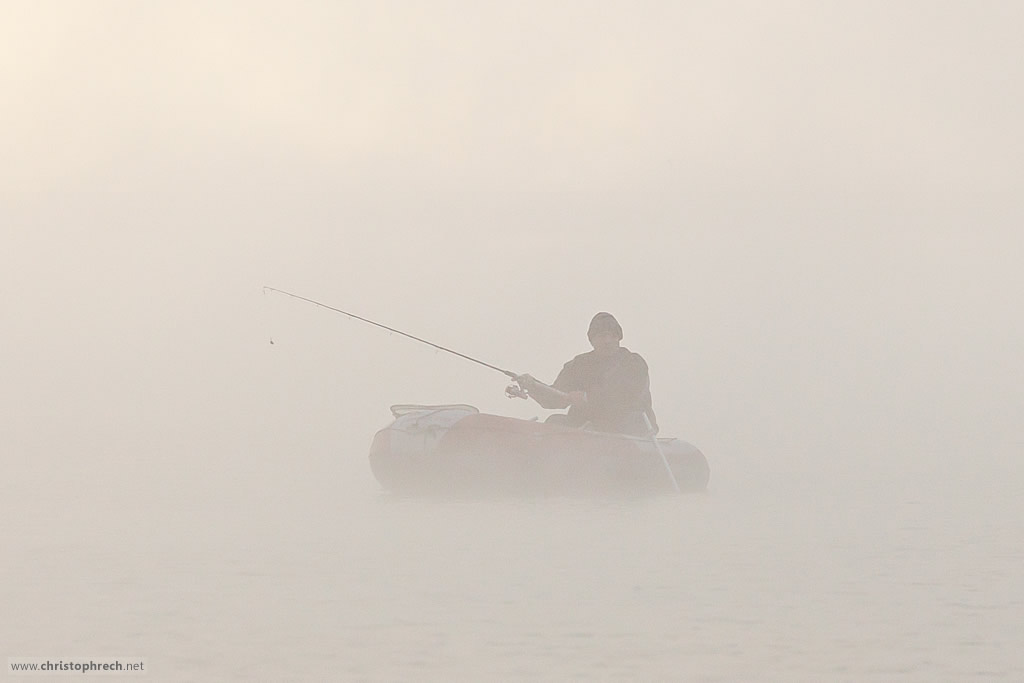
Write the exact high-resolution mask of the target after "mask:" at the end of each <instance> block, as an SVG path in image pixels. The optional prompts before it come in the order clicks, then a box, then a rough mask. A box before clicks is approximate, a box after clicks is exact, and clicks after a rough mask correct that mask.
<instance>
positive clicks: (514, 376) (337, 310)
mask: <svg viewBox="0 0 1024 683" xmlns="http://www.w3.org/2000/svg"><path fill="white" fill-rule="evenodd" d="M267 292H277V293H278V294H284V295H285V296H290V297H292V298H293V299H299V300H301V301H306V302H308V303H311V304H313V305H314V306H319V307H320V308H326V309H327V310H328V311H334V312H335V313H341V314H342V315H347V316H348V317H350V318H354V319H356V320H359V321H361V322H364V323H369V324H371V325H375V326H377V327H380V328H382V329H385V330H387V331H388V332H394V333H395V334H400V335H402V336H403V337H408V338H409V339H412V340H414V341H418V342H420V343H421V344H426V345H427V346H433V347H434V348H435V349H438V350H439V351H444V352H445V353H450V354H453V355H455V356H458V357H459V358H465V359H466V360H469V361H473V362H474V363H476V364H477V365H482V366H484V367H485V368H490V369H491V370H497V371H498V372H500V373H502V374H503V375H505V376H507V377H511V378H512V379H518V378H519V375H517V374H516V373H514V372H512V371H511V370H505V369H504V368H499V367H498V366H496V365H491V364H490V363H485V362H483V361H482V360H480V359H479V358H473V357H472V356H467V355H466V354H464V353H459V352H458V351H454V350H452V349H449V348H447V347H445V346H441V345H440V344H435V343H434V342H432V341H427V340H426V339H421V338H419V337H416V336H414V335H411V334H409V333H408V332H402V331H401V330H396V329H395V328H393V327H388V326H387V325H383V324H381V323H378V322H374V321H373V320H370V319H368V318H363V317H361V316H358V315H356V314H355V313H349V312H348V311H343V310H341V309H340V308H335V307H334V306H328V305H327V304H325V303H321V302H319V301H314V300H313V299H309V298H306V297H304V296H299V295H298V294H292V293H291V292H286V291H284V290H283V289H277V288H276V287H264V288H263V293H264V294H266V293H267ZM271 343H273V342H271Z"/></svg>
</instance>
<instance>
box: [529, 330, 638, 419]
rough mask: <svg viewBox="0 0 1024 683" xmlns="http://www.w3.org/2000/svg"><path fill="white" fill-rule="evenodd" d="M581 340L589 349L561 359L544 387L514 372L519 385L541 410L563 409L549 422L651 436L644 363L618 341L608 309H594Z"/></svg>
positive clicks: (530, 377) (619, 331) (617, 334)
mask: <svg viewBox="0 0 1024 683" xmlns="http://www.w3.org/2000/svg"><path fill="white" fill-rule="evenodd" d="M587 339H589V340H590V345H591V346H593V347H594V350H593V351H588V352H587V353H581V354H580V355H578V356H576V357H575V358H573V359H572V360H570V361H569V362H568V363H566V364H565V366H564V367H562V371H561V372H560V373H558V377H557V378H556V379H555V381H554V383H552V384H551V385H550V386H549V385H547V384H544V383H543V382H540V381H538V380H536V379H534V378H533V377H532V376H531V375H520V376H519V377H518V378H517V381H518V382H519V385H520V386H521V387H522V388H523V389H525V390H526V392H527V393H528V394H529V395H530V397H531V398H533V399H534V400H535V401H537V403H539V404H540V405H541V406H542V407H544V408H548V409H561V408H568V409H569V411H568V413H565V414H556V415H552V416H551V417H550V418H548V421H549V422H560V423H563V424H568V425H570V426H573V427H586V428H587V429H593V430H595V431H602V432H615V433H619V434H633V435H638V436H646V435H648V434H652V433H654V434H656V433H657V431H658V421H657V418H656V417H655V415H654V408H653V407H652V405H651V385H650V376H649V375H648V370H647V362H646V361H645V360H644V359H643V357H641V356H640V354H637V353H633V352H632V351H630V350H629V349H627V348H625V347H624V346H621V345H620V344H619V342H621V341H622V326H621V325H619V321H617V320H616V319H615V317H614V316H613V315H612V314H610V313H605V312H601V313H598V314H597V315H595V316H594V318H593V320H591V321H590V328H589V329H588V330H587ZM645 418H646V419H645Z"/></svg>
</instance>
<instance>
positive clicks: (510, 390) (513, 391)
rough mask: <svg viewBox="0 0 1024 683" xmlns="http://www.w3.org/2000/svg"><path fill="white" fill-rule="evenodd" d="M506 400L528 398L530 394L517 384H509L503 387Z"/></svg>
mask: <svg viewBox="0 0 1024 683" xmlns="http://www.w3.org/2000/svg"><path fill="white" fill-rule="evenodd" d="M505 397H506V398H530V394H529V393H527V391H526V389H523V388H522V387H521V386H519V385H518V384H509V385H508V386H507V387H505Z"/></svg>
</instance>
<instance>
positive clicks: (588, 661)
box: [0, 460, 1024, 681]
mask: <svg viewBox="0 0 1024 683" xmlns="http://www.w3.org/2000/svg"><path fill="white" fill-rule="evenodd" d="M712 470H713V475H712V489H711V491H710V492H709V493H707V494H705V495H691V496H686V497H682V498H660V499H653V500H611V501H608V500H604V501H600V500H561V499H555V500H537V501H510V500H505V501H481V500H476V501H447V502H444V501H424V500H408V499H400V498H394V497H391V496H388V495H385V494H381V493H379V492H378V491H377V490H376V488H375V485H374V484H373V483H372V481H369V480H368V479H357V480H355V481H352V482H349V483H348V485H347V486H345V487H342V488H337V487H335V486H333V484H332V483H331V482H322V483H321V484H320V485H318V486H314V487H311V488H309V489H306V490H304V491H302V494H303V495H295V494H296V489H295V488H294V486H292V487H289V486H287V485H285V486H282V487H281V488H280V489H278V490H259V491H257V490H253V488H252V487H251V486H248V485H245V484H240V485H239V487H238V488H236V489H230V490H225V491H224V492H223V494H222V498H219V499H218V498H217V497H216V496H213V495H212V494H211V493H209V492H207V493H204V494H201V495H199V494H195V495H192V496H185V495H182V496H180V497H175V496H173V495H167V494H169V493H171V492H169V491H164V492H163V493H164V495H163V497H159V496H157V497H156V498H155V499H154V497H153V496H150V495H148V492H145V493H147V495H140V496H138V497H135V498H131V497H127V498H124V499H123V500H121V501H119V502H117V503H116V504H109V505H107V506H105V507H103V506H99V507H97V506H96V505H93V504H90V503H89V500H88V499H87V498H74V497H71V498H69V499H65V500H64V502H63V504H62V505H60V506H54V504H53V503H54V501H53V500H49V501H48V503H47V506H34V505H33V504H32V503H29V502H27V501H26V499H24V497H23V500H22V501H21V502H22V503H23V505H21V506H20V508H21V510H22V513H21V514H19V515H16V516H14V517H12V516H10V515H8V517H7V519H6V520H5V522H4V536H3V539H2V540H3V545H4V552H3V554H2V558H3V559H2V564H0V570H2V572H3V573H2V578H3V582H2V587H0V605H3V614H4V618H3V619H2V620H0V643H2V644H3V649H4V650H5V652H3V653H0V655H2V656H3V657H4V658H6V657H8V656H19V657H20V656H53V657H56V656H69V655H94V656H115V655H125V656H128V655H131V656H141V657H144V658H145V659H146V660H147V662H148V667H149V669H150V673H149V675H148V676H147V677H146V680H150V681H164V680H166V681H180V680H204V681H205V680H208V681H220V680H228V681H250V680H295V681H307V680H382V681H384V680H386V681H399V680H409V681H423V680H439V681H440V680H573V679H576V680H595V679H596V680H692V681H736V680H758V681H819V680H836V681H842V680H849V681H892V680H900V681H940V680H999V681H1021V680H1024V654H1022V652H1024V578H1022V576H1024V574H1022V568H1024V543H1022V540H1024V522H1022V518H1021V515H1020V514H1019V510H1020V506H1019V503H1018V502H1017V498H1016V496H1017V494H1018V493H1019V492H1018V491H1017V490H1016V489H1015V488H1014V486H1012V485H1004V486H1001V487H999V486H996V487H994V488H993V489H992V490H991V491H989V492H988V493H986V494H985V495H971V496H968V495H966V494H957V493H956V490H955V489H953V490H950V489H948V488H946V489H943V488H941V487H934V488H932V489H926V490H910V488H909V487H907V486H900V485H898V484H893V483H890V484H889V485H887V486H880V485H871V483H870V481H869V479H870V478H865V479H862V480H860V481H859V482H853V483H850V485H848V486H847V485H844V484H842V483H840V482H832V483H831V485H830V486H827V487H820V486H819V487H813V488H811V487H808V486H807V485H806V483H805V482H801V481H800V480H799V478H786V477H781V476H780V477H778V478H777V479H775V480H772V481H758V480H757V479H755V478H748V479H746V480H742V481H741V480H730V479H729V478H728V477H725V478H724V479H723V478H722V477H719V478H717V479H716V475H715V464H714V461H713V460H712ZM154 500H155V502H154ZM26 511H27V514H26ZM12 680H18V679H16V678H13V677H12ZM23 680H42V679H40V678H34V679H31V678H26V679H23ZM57 680H68V679H67V678H66V677H64V678H61V679H57Z"/></svg>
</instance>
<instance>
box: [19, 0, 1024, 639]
mask: <svg viewBox="0 0 1024 683" xmlns="http://www.w3.org/2000/svg"><path fill="white" fill-rule="evenodd" d="M0 12H2V15H3V18H2V21H0V92H2V100H3V105H2V106H0V152H2V159H3V161H2V163H0V232H2V249H0V352H2V358H3V361H2V363H0V373H2V375H0V383H2V386H3V391H2V392H0V402H2V403H0V448H2V456H3V457H2V461H0V462H2V467H3V475H4V476H3V477H2V480H3V481H2V483H0V499H2V501H3V502H2V504H0V511H2V512H3V515H4V517H5V519H6V520H7V521H6V522H5V523H4V526H3V529H4V539H5V542H9V541H12V540H14V541H17V542H29V543H45V542H46V539H53V538H57V539H80V538H107V537H108V536H109V537H110V538H114V537H116V536H117V534H119V533H122V532H124V533H127V532H125V531H124V530H125V529H131V530H133V531H132V532H131V533H136V532H139V530H140V529H142V530H144V533H145V535H146V536H147V538H149V539H151V540H150V543H152V544H154V545H159V544H160V543H161V542H162V541H161V540H160V539H163V538H168V537H171V536H175V537H177V536H180V537H188V536H190V535H191V534H194V533H196V532H197V530H199V529H214V530H217V531H216V533H221V534H223V535H224V536H225V537H227V536H231V537H237V536H245V535H246V534H249V533H252V532H254V531H255V530H256V529H258V528H262V529H265V528H267V527H273V528H275V529H279V530H280V532H281V533H282V534H284V535H289V534H299V535H301V534H303V533H309V532H308V531H303V530H304V529H307V528H308V527H310V526H316V525H326V527H327V528H328V529H330V528H333V526H337V527H346V526H347V527H348V528H357V527H359V525H360V524H361V523H368V522H366V520H367V519H369V520H372V519H373V514H370V515H369V517H366V516H363V517H358V516H341V515H339V516H331V515H332V514H335V513H333V512H332V511H333V510H336V509H337V506H339V505H353V503H351V501H352V500H357V501H359V505H360V506H361V507H360V508H359V509H360V510H362V511H364V512H365V511H367V510H369V511H371V513H372V511H373V510H375V509H377V508H375V507H374V506H375V504H376V503H375V502H374V501H375V497H376V496H377V495H378V490H379V487H378V485H377V484H376V482H375V481H374V480H373V478H372V475H371V473H370V471H369V467H368V464H367V459H366V457H367V453H368V448H369V444H370V441H371V439H372V437H373V434H374V432H375V431H376V430H377V429H379V428H381V427H383V426H384V425H385V424H387V423H388V422H389V420H390V414H389V412H388V407H389V406H390V405H391V404H394V403H412V402H421V403H445V402H459V403H470V404H473V405H475V406H477V407H478V408H480V409H481V410H482V411H484V412H492V413H499V414H506V415H513V416H517V417H527V418H528V417H532V416H535V415H539V416H541V417H542V418H543V416H544V415H545V414H546V412H545V411H543V410H541V409H540V408H539V407H537V406H536V405H535V404H532V403H530V404H528V403H526V402H522V401H510V400H508V399H506V398H505V397H504V396H503V392H502V390H503V388H504V386H505V384H506V380H505V378H504V377H502V376H501V375H499V374H498V373H495V372H493V371H490V370H487V369H486V368H482V367H480V366H476V365H473V364H471V363H467V362H466V361H464V360H460V359H458V358H455V357H453V356H449V355H447V354H442V353H437V352H435V351H434V350H432V349H430V348H428V347H425V346H421V345H418V344H416V343H414V342H411V341H409V340H407V339H404V338H401V337H398V336H396V335H389V334H387V333H385V332H383V331H381V330H378V329H375V328H373V327H370V326H367V325H365V324H363V323H360V322H356V321H352V320H350V319H348V318H346V317H345V316H342V315H338V314H335V313H331V312H328V311H325V310H323V309H319V308H316V307H313V306H310V305H308V304H304V303H302V302H298V301H295V300H292V299H289V298H287V297H283V296H281V295H277V294H264V292H263V290H262V287H263V286H264V285H267V286H271V287H277V288H280V289H285V290H288V291H291V292H295V293H297V294H300V295H303V296H307V297H310V298H313V299H316V300H318V301H322V302H324V303H326V304H328V305H331V306H335V307H339V308H342V309H345V310H348V311H351V312H353V313H355V314H358V315H361V316H364V317H369V318H372V319H374V320H377V321H379V322H381V323H383V324H386V325H389V326H393V327H397V328H399V329H402V330H404V331H407V332H410V333H412V334H415V335H417V336H421V337H424V338H426V339H429V340H431V341H433V342H436V343H438V344H442V345H445V346H450V347H452V348H454V349H456V350H458V351H461V352H463V353H467V354H469V355H472V356H475V357H478V358H481V359H482V360H484V361H486V362H489V363H492V364H495V365H498V366H500V367H505V368H510V369H512V370H515V371H517V372H530V373H532V374H534V375H535V376H537V377H538V378H540V379H542V380H545V381H551V380H553V379H554V377H555V375H556V374H557V372H558V370H559V369H560V368H561V366H562V363H564V362H565V361H566V360H568V359H569V358H571V357H572V356H573V355H575V354H578V353H581V352H583V351H586V350H588V349H589V346H588V344H587V339H586V329H587V324H588V322H589V320H590V318H591V316H592V315H593V314H594V313H595V312H597V311H601V310H604V311H609V312H611V313H613V314H614V315H615V316H616V317H617V318H618V319H619V321H620V323H621V324H622V326H623V328H624V330H625V337H624V340H623V345H624V346H627V347H628V348H630V349H631V350H634V351H636V352H638V353H640V354H642V355H643V356H644V357H645V358H646V360H647V361H648V363H649V365H650V369H651V385H652V393H653V397H654V406H655V409H656V411H657V414H658V417H659V422H660V425H661V434H662V435H663V436H678V437H680V438H683V439H685V440H687V441H690V442H692V443H694V444H695V445H697V446H698V447H699V448H700V449H701V450H702V451H703V452H704V453H705V454H706V456H707V458H708V460H709V463H710V465H711V472H712V474H711V493H710V494H709V495H711V496H714V497H715V499H716V501H717V502H716V504H722V503H723V502H724V501H736V500H741V499H750V498H751V497H758V499H759V500H762V499H763V500H771V499H784V500H787V501H791V504H792V506H793V507H792V508H791V510H792V512H793V516H794V517H799V518H804V517H813V516H815V515H819V514H824V513H826V512H835V510H836V506H840V504H839V503H836V502H835V496H836V495H839V494H842V493H843V492H849V491H855V492H858V495H862V496H863V498H861V499H859V500H861V501H862V502H863V501H869V502H870V501H872V500H878V501H890V502H891V501H893V500H929V501H935V502H937V503H939V504H941V505H942V506H943V507H944V508H945V507H947V506H948V507H949V508H951V509H954V510H956V511H957V512H956V514H958V515H962V516H966V518H970V516H971V515H974V514H980V513H979V510H985V509H993V508H995V509H998V510H999V515H1000V516H1001V517H1003V518H1005V519H1019V518H1020V512H1021V509H1022V508H1021V507H1020V503H1019V502H1017V501H1018V499H1017V496H1019V494H1020V493H1022V492H1024V483H1022V482H1024V466H1022V465H1021V454H1022V446H1024V438H1022V436H1021V433H1020V415H1021V412H1022V409H1024V398H1022V397H1024V394H1022V391H1021V386H1022V383H1024V354H1022V353H1021V348H1022V347H1024V323H1022V316H1021V305H1020V293H1021V291H1022V285H1024V277H1022V275H1021V272H1020V262H1021V256H1022V252H1024V249H1022V247H1024V237H1022V234H1021V228H1020V226H1021V222H1022V218H1024V208H1022V204H1021V179H1022V178H1024V162H1022V158H1024V155H1022V153H1024V140H1022V132H1021V131H1022V128H1021V125H1020V119H1021V110H1022V104H1024V80H1022V78H1024V68H1022V65H1024V49H1022V48H1021V45H1020V40H1019V38H1020V27H1021V26H1022V24H1024V5H1021V4H1020V3H1016V2H995V1H991V2H978V3H968V2H927V3H925V2H909V1H908V2H897V3H889V2H885V3H883V2H866V3H815V2H772V3H760V2H727V3H718V2H685V3H667V2H666V3H662V2H639V3H635V2H634V3H617V2H594V3H577V2H566V3H555V4H553V5H552V4H551V3H540V2H526V3H515V4H514V5H513V6H500V5H498V4H494V3H483V4H482V3H467V2H444V1H442V2H432V3H375V2H340V3H333V2H297V3H276V2H249V3H230V2H213V3H198V2H182V3H161V4H157V3H132V2H107V1H97V2H89V3H72V2H38V3H25V2H6V3H4V4H3V5H2V10H0ZM270 339H273V340H274V344H273V345H271V344H269V341H270ZM865 504H866V505H868V506H869V507H870V503H865ZM728 505H729V504H728V503H726V507H728ZM878 514H881V513H878ZM741 517H742V516H741ZM133 520H134V521H133ZM138 520H142V521H138ZM361 520H362V521H361ZM133 524H135V525H138V526H132V525H133ZM1014 528H1019V523H1017V527H1014ZM360 533H362V532H360ZM367 533H368V532H367ZM5 544H6V543H5ZM11 561H12V562H13V561H14V560H13V559H12V560H11ZM8 587H9V590H10V591H11V593H12V594H13V593H14V592H16V590H17V588H18V587H17V586H16V585H15V583H13V582H12V583H9V584H8ZM40 624H41V622H40ZM41 628H42V627H41V625H40V629H41ZM11 633H13V631H11ZM42 633H45V631H42ZM38 637H39V638H42V636H38ZM24 649H25V648H22V649H21V650H18V651H12V652H9V653H8V655H12V656H13V655H20V654H33V653H32V652H28V653H26V652H23V650H24ZM37 649H38V650H41V651H43V652H44V653H47V652H50V651H52V650H53V649H57V650H60V649H61V648H60V647H56V648H52V647H50V644H49V643H48V642H47V641H46V640H45V639H43V640H42V641H41V642H40V643H39V647H38V648H37ZM108 649H116V648H108ZM141 654H144V655H148V656H151V657H156V656H157V655H158V654H159V653H158V652H156V651H153V652H143V653H141Z"/></svg>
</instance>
